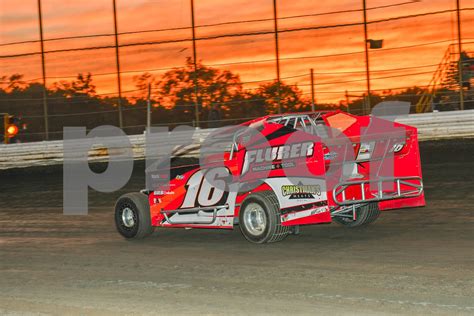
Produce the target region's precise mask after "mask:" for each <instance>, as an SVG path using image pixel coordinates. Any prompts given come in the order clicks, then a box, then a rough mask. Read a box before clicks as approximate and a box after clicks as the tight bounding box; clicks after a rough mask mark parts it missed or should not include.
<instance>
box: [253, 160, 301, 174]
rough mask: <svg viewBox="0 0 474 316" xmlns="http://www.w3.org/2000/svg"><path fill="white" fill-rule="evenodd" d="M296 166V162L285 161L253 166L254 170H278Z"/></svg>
mask: <svg viewBox="0 0 474 316" xmlns="http://www.w3.org/2000/svg"><path fill="white" fill-rule="evenodd" d="M294 167H296V164H295V163H294V162H283V163H274V164H272V165H261V166H256V167H253V168H252V171H254V172H258V171H266V170H277V169H289V168H294Z"/></svg>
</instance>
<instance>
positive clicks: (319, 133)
mask: <svg viewBox="0 0 474 316" xmlns="http://www.w3.org/2000/svg"><path fill="white" fill-rule="evenodd" d="M207 140H209V141H208V143H209V144H210V145H209V148H211V149H212V148H213V149H217V152H216V150H211V149H209V148H205V149H203V148H201V159H200V163H196V164H191V165H189V164H188V165H186V166H181V167H178V168H176V167H173V168H172V169H171V177H170V178H168V179H169V181H167V183H166V184H163V185H160V184H158V185H156V186H155V187H154V188H153V190H142V191H141V192H136V193H129V194H125V195H123V196H122V197H120V198H119V199H118V201H117V203H116V206H115V222H116V226H117V230H118V232H119V233H120V234H121V235H123V236H124V237H126V238H143V237H145V236H148V235H150V234H151V233H152V232H153V230H154V228H155V227H181V228H186V227H192V228H221V229H232V228H233V227H234V226H235V225H239V227H240V230H241V232H242V234H243V236H244V237H245V238H246V239H247V240H248V241H250V242H253V243H267V242H276V241H280V240H282V239H284V238H285V237H286V236H287V235H289V234H296V233H298V231H299V226H300V225H310V224H320V223H329V222H332V221H334V222H337V223H339V224H342V225H344V226H347V227H356V226H362V225H366V224H369V223H371V222H373V221H374V220H376V219H377V217H378V216H379V215H380V213H381V211H385V210H390V209H398V208H404V207H418V206H424V205H425V200H424V195H423V182H422V178H421V164H420V156H419V149H418V139H417V131H416V129H415V128H414V127H411V126H407V125H403V124H399V123H394V122H390V121H386V120H383V119H380V118H374V117H373V116H355V115H351V114H348V113H345V112H341V111H334V112H313V113H296V114H284V115H269V116H265V117H261V118H258V119H255V120H252V121H249V122H246V123H243V124H241V125H239V126H237V127H232V128H229V129H227V130H225V129H219V132H218V133H214V134H212V135H211V136H210V137H208V138H207ZM203 146H204V145H203Z"/></svg>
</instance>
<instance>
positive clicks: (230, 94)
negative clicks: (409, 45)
mask: <svg viewBox="0 0 474 316" xmlns="http://www.w3.org/2000/svg"><path fill="white" fill-rule="evenodd" d="M133 79H134V82H135V85H136V88H137V90H138V91H137V92H136V93H135V94H134V96H133V97H123V98H122V99H121V100H120V101H121V104H122V109H123V118H124V119H123V120H124V130H125V132H126V133H128V134H138V133H142V132H143V130H144V125H145V124H146V104H147V97H148V91H147V90H148V89H147V88H148V85H150V86H151V95H150V97H151V101H152V124H155V125H156V124H162V125H169V126H171V127H173V126H175V125H179V124H184V123H187V124H191V122H193V120H194V118H195V112H194V111H195V104H196V103H197V104H198V106H199V116H200V120H201V121H202V123H201V127H204V128H205V127H207V124H208V123H207V122H206V121H207V118H208V113H209V110H210V109H211V108H212V107H213V106H214V105H217V106H218V109H219V111H220V113H221V115H220V116H221V119H222V120H223V123H222V124H224V122H225V124H238V123H241V122H243V121H245V120H246V119H245V118H253V117H259V116H263V115H266V114H272V113H277V112H278V102H277V101H278V96H280V104H281V108H282V111H283V112H301V111H310V110H311V96H310V95H307V94H303V92H302V90H301V89H300V88H299V87H298V86H297V85H291V84H287V83H285V82H281V83H280V93H278V83H277V82H276V81H272V82H266V83H262V84H260V85H258V86H257V87H256V88H254V89H244V88H243V83H242V81H241V80H240V77H239V76H238V75H237V74H234V73H232V72H231V71H228V70H222V69H218V68H214V67H208V66H205V65H203V64H202V63H198V64H197V67H196V71H195V69H194V64H193V63H192V60H191V59H190V58H187V60H186V63H185V65H184V66H183V67H181V68H174V69H172V70H169V71H167V72H165V73H164V74H162V75H161V76H155V75H153V74H151V73H147V72H146V73H143V74H141V75H139V76H135V77H134V78H133ZM196 82H197V86H198V90H197V94H196V90H195V83H196ZM422 92H423V90H422V89H420V88H418V87H412V88H408V89H406V90H403V91H401V92H396V93H393V92H392V91H390V90H387V91H383V92H381V93H380V94H372V95H371V104H372V105H375V104H377V103H379V102H381V101H382V100H400V101H408V102H411V103H412V104H416V102H417V101H418V98H419V96H420V95H421V93H422ZM46 94H47V104H48V117H49V130H50V131H51V135H50V138H51V139H61V138H62V129H63V127H64V126H86V127H87V128H88V129H92V128H94V127H96V126H99V125H104V124H110V125H117V126H118V113H117V104H118V98H117V97H116V96H111V95H99V94H97V92H96V86H95V85H94V81H93V76H92V74H91V73H79V74H78V75H77V77H76V78H75V79H74V80H71V81H64V80H61V81H58V82H54V83H53V84H52V85H50V86H48V87H47V89H46ZM363 103H364V98H363V97H356V98H352V99H351V100H350V101H349V104H347V102H346V101H345V100H344V101H341V102H339V103H325V104H321V103H318V104H316V109H317V110H329V109H342V110H347V106H349V109H350V111H351V112H353V113H356V114H358V113H360V112H361V109H362V108H363ZM0 112H7V113H9V114H13V115H16V116H22V117H23V122H24V123H26V124H27V126H28V129H27V131H25V132H24V135H23V139H24V141H32V140H41V139H42V138H43V135H42V133H43V132H44V125H43V124H44V118H43V86H42V85H41V84H39V83H36V82H33V83H29V82H27V81H25V80H24V76H23V75H21V74H13V75H10V76H0ZM88 113H89V114H88Z"/></svg>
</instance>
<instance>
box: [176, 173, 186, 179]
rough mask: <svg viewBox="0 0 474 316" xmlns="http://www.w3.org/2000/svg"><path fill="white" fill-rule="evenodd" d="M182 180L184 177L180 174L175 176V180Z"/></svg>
mask: <svg viewBox="0 0 474 316" xmlns="http://www.w3.org/2000/svg"><path fill="white" fill-rule="evenodd" d="M183 179H184V176H183V175H182V174H178V175H177V176H176V180H183Z"/></svg>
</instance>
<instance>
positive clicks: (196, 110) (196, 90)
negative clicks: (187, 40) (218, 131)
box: [191, 0, 199, 128]
mask: <svg viewBox="0 0 474 316" xmlns="http://www.w3.org/2000/svg"><path fill="white" fill-rule="evenodd" d="M191 29H192V36H193V63H194V76H193V82H194V98H195V100H194V115H195V120H196V127H197V128H199V87H198V83H199V82H198V73H197V60H196V58H197V57H196V56H197V54H196V25H195V22H194V0H191Z"/></svg>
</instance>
